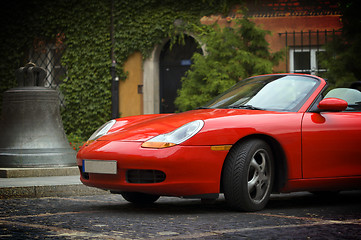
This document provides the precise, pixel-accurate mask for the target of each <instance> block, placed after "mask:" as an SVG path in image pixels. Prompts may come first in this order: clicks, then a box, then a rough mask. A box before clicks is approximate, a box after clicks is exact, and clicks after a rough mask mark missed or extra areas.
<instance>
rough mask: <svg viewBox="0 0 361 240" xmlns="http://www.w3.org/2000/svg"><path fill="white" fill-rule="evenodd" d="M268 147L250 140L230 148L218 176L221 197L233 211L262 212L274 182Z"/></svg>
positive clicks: (257, 141) (270, 154) (260, 141)
mask: <svg viewBox="0 0 361 240" xmlns="http://www.w3.org/2000/svg"><path fill="white" fill-rule="evenodd" d="M273 169H274V166H273V156H272V150H271V148H270V146H269V145H268V144H267V143H265V142H264V141H262V140H260V139H251V140H248V141H246V142H242V143H240V144H237V145H235V146H234V148H232V149H231V151H230V152H229V154H228V156H227V158H226V160H225V163H224V166H223V172H222V184H223V190H224V197H225V199H226V201H227V204H228V205H230V206H231V207H232V208H234V209H236V210H242V211H258V210H261V209H263V208H264V207H265V206H266V204H267V202H268V200H269V198H270V195H271V191H272V185H273V179H274V170H273Z"/></svg>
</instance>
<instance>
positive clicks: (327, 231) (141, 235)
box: [0, 191, 361, 240]
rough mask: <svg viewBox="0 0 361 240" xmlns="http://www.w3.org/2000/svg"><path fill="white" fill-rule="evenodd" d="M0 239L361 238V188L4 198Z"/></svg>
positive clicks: (205, 239)
mask: <svg viewBox="0 0 361 240" xmlns="http://www.w3.org/2000/svg"><path fill="white" fill-rule="evenodd" d="M0 239H164V240H165V239H203V240H208V239H257V240H259V239H262V240H263V239H361V191H356V192H343V193H341V194H339V195H336V196H334V197H332V198H322V197H316V196H314V195H312V194H309V193H297V194H286V195H272V199H271V201H270V203H269V204H268V206H267V208H266V209H264V210H263V211H260V212H255V213H244V212H235V211H232V210H230V209H228V208H227V206H226V204H225V201H224V199H222V198H220V199H219V200H217V201H216V202H215V203H214V204H207V205H204V204H201V203H200V201H199V200H184V199H178V198H169V197H162V198H161V199H160V200H158V201H157V203H156V204H154V205H150V206H143V207H137V206H134V205H132V204H129V203H127V202H125V201H124V200H123V199H122V197H121V196H120V195H100V196H99V195H98V196H89V197H84V196H82V197H63V198H60V197H53V198H38V199H7V200H0Z"/></svg>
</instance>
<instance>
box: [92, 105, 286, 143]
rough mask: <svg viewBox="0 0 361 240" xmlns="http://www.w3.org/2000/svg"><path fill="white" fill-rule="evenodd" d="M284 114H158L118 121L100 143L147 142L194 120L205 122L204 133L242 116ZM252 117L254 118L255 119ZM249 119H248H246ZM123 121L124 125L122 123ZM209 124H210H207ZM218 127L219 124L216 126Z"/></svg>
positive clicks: (221, 111)
mask: <svg viewBox="0 0 361 240" xmlns="http://www.w3.org/2000/svg"><path fill="white" fill-rule="evenodd" d="M269 114H282V113H276V112H269V111H258V110H244V109H200V110H193V111H188V112H184V113H177V114H156V115H142V116H138V117H134V118H133V120H132V121H126V120H125V119H126V118H125V119H123V118H120V119H118V120H117V123H119V124H115V126H114V128H113V129H111V131H110V133H109V134H107V135H105V136H103V137H101V138H99V139H98V141H141V142H143V141H147V140H149V139H151V138H153V137H155V136H158V135H159V134H164V133H168V132H171V131H173V130H175V129H177V128H178V127H180V126H182V125H184V124H187V123H189V122H192V121H194V120H203V121H204V122H205V126H204V127H203V129H202V130H201V132H202V131H207V130H209V128H210V127H211V128H214V127H215V124H214V122H215V121H216V122H219V121H225V122H227V119H228V118H232V119H234V118H235V117H236V118H242V116H244V117H246V116H253V117H254V116H256V115H257V116H259V115H269ZM253 117H252V118H253ZM246 118H247V119H249V118H248V117H246ZM121 121H123V123H120V122H121ZM247 122H248V121H247ZM207 123H209V124H207ZM208 125H209V126H208ZM216 125H217V124H216Z"/></svg>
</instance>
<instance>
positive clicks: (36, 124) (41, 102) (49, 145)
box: [0, 64, 76, 168]
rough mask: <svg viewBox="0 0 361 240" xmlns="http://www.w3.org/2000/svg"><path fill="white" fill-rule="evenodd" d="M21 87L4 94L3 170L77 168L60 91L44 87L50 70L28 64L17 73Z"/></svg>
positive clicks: (1, 123) (0, 157)
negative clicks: (60, 101) (65, 128)
mask: <svg viewBox="0 0 361 240" xmlns="http://www.w3.org/2000/svg"><path fill="white" fill-rule="evenodd" d="M16 75H17V80H18V85H19V87H17V88H13V89H10V90H8V91H6V92H5V93H4V96H3V108H2V116H1V118H0V132H1V134H0V167H3V168H20V167H60V166H75V165H76V157H75V156H76V153H75V151H74V150H73V149H72V148H71V147H70V145H69V143H68V140H67V138H66V135H65V133H64V128H63V123H62V120H61V116H60V105H59V97H58V93H57V91H56V90H52V89H50V88H45V87H43V85H44V78H45V76H46V71H45V69H43V68H40V67H36V66H35V65H34V64H27V65H25V67H22V68H20V69H19V70H17V73H16Z"/></svg>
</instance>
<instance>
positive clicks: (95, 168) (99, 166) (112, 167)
mask: <svg viewBox="0 0 361 240" xmlns="http://www.w3.org/2000/svg"><path fill="white" fill-rule="evenodd" d="M83 172H86V173H101V174H117V161H109V160H105V161H103V160H102V161H99V160H83Z"/></svg>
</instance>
